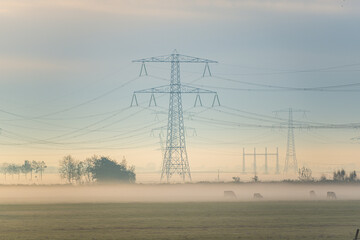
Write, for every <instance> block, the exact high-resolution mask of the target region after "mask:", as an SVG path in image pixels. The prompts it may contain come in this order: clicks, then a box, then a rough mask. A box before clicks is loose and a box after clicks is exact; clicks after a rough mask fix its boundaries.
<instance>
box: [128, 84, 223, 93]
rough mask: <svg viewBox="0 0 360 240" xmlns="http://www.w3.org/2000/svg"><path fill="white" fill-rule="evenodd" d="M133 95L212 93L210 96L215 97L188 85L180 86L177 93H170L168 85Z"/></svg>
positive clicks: (140, 91) (205, 90)
mask: <svg viewBox="0 0 360 240" xmlns="http://www.w3.org/2000/svg"><path fill="white" fill-rule="evenodd" d="M134 93H151V94H153V93H197V94H199V93H212V94H216V95H217V93H216V92H214V91H210V90H207V89H202V88H196V87H192V86H189V85H181V86H180V91H178V92H174V91H171V87H170V85H164V86H159V87H153V88H147V89H143V90H139V91H135V92H134Z"/></svg>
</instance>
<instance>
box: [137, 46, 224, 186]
mask: <svg viewBox="0 0 360 240" xmlns="http://www.w3.org/2000/svg"><path fill="white" fill-rule="evenodd" d="M133 62H141V63H142V68H141V70H143V69H146V68H145V63H146V62H170V63H171V75H170V76H171V77H170V85H166V86H160V87H155V88H150V89H144V90H141V91H135V92H134V95H133V99H132V103H133V102H134V100H135V102H136V104H137V99H136V94H137V93H151V97H152V98H151V99H153V97H154V93H169V94H170V100H169V110H168V125H167V136H166V147H165V153H164V155H163V164H162V171H161V180H163V179H164V177H165V176H166V180H167V181H169V180H170V179H171V177H172V176H173V175H174V174H178V175H180V176H181V178H182V180H183V181H185V180H186V178H188V179H189V180H190V181H191V172H190V165H189V161H188V155H187V151H186V141H185V127H184V117H183V109H182V94H183V93H196V94H197V96H196V100H197V99H198V98H200V95H199V94H200V93H207V94H209V93H210V94H214V100H213V104H212V106H214V104H215V103H218V104H219V105H220V102H219V98H218V96H217V93H216V92H214V91H209V90H206V89H201V88H195V87H191V86H187V85H182V84H181V81H180V63H205V69H204V74H205V71H206V70H208V73H209V75H211V73H210V69H209V63H217V62H216V61H212V60H209V59H202V58H196V57H190V56H186V55H180V54H178V53H176V51H175V52H174V53H173V54H170V55H164V56H159V57H151V58H144V59H139V60H134V61H133ZM141 73H142V72H140V75H141ZM145 73H146V74H147V71H145ZM204 74H203V76H204ZM200 102H201V100H200ZM195 104H196V102H195Z"/></svg>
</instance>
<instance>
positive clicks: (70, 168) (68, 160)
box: [59, 155, 79, 183]
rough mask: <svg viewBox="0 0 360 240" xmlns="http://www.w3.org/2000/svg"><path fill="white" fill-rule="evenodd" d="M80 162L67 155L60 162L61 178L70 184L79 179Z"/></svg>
mask: <svg viewBox="0 0 360 240" xmlns="http://www.w3.org/2000/svg"><path fill="white" fill-rule="evenodd" d="M78 165H79V161H77V160H75V159H74V158H73V157H72V156H70V155H67V156H65V157H64V158H63V159H62V160H61V161H60V168H59V173H60V176H61V178H63V179H66V181H67V182H68V183H72V182H74V181H77V179H79V177H78V173H79V171H78Z"/></svg>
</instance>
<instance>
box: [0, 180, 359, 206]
mask: <svg viewBox="0 0 360 240" xmlns="http://www.w3.org/2000/svg"><path fill="white" fill-rule="evenodd" d="M311 190H313V191H315V193H316V197H315V198H310V195H309V192H310V191H311ZM359 190H360V185H359V184H354V185H350V184H349V185H340V184H309V185H307V184H285V183H245V184H173V185H167V184H158V185H152V184H146V185H145V184H134V185H102V186H100V185H94V186H69V185H54V186H9V185H3V186H0V204H22V203H34V204H36V203H98V202H103V203H107V202H193V201H199V202H200V201H203V202H206V201H254V199H253V195H254V193H260V194H261V195H262V196H263V199H261V200H260V201H281V200H294V201H295V200H304V201H306V200H326V194H327V192H328V191H332V192H335V193H336V196H337V199H338V200H359V199H360V191H359ZM224 191H233V192H234V193H235V195H236V199H235V198H226V197H224ZM258 201H259V200H258Z"/></svg>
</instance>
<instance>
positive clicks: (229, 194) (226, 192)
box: [224, 191, 236, 199]
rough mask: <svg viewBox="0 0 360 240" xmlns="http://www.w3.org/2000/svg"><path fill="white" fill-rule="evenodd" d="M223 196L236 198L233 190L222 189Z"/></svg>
mask: <svg viewBox="0 0 360 240" xmlns="http://www.w3.org/2000/svg"><path fill="white" fill-rule="evenodd" d="M224 197H225V198H228V199H236V195H235V193H234V192H233V191H224Z"/></svg>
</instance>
